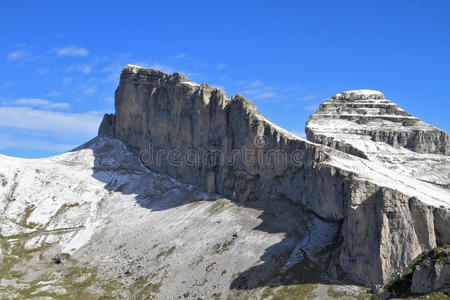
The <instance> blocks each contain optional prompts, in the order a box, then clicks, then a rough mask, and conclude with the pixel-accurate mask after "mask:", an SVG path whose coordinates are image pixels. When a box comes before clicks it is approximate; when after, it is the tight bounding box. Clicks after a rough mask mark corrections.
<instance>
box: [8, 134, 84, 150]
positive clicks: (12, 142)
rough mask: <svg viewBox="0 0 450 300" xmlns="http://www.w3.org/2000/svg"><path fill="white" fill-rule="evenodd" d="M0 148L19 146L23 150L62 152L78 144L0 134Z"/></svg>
mask: <svg viewBox="0 0 450 300" xmlns="http://www.w3.org/2000/svg"><path fill="white" fill-rule="evenodd" d="M0 140H1V141H2V142H1V143H0V149H8V148H20V149H23V150H45V151H52V152H54V151H57V152H64V151H69V150H71V149H74V148H76V147H77V146H78V145H74V144H66V143H52V142H47V141H42V140H37V139H34V138H29V137H17V136H11V135H7V134H0Z"/></svg>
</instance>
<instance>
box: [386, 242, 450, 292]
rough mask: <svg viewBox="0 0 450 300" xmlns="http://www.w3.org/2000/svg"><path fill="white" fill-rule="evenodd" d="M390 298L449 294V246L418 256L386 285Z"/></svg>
mask: <svg viewBox="0 0 450 300" xmlns="http://www.w3.org/2000/svg"><path fill="white" fill-rule="evenodd" d="M385 288H386V290H387V291H388V292H390V294H391V297H408V296H412V295H420V294H427V293H431V292H441V293H445V294H449V293H450V246H449V245H445V246H443V247H438V248H434V249H432V250H430V251H426V252H424V253H422V254H420V255H419V256H418V257H417V258H416V259H415V260H414V262H413V263H412V264H411V265H409V266H408V267H406V268H405V269H404V270H403V272H402V274H401V276H399V277H398V278H395V279H393V280H391V281H390V282H389V283H388V284H387V285H386V287H385Z"/></svg>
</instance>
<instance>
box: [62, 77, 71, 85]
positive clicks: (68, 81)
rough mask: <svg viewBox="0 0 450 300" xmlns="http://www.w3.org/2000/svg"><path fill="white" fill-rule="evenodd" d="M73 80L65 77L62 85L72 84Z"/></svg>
mask: <svg viewBox="0 0 450 300" xmlns="http://www.w3.org/2000/svg"><path fill="white" fill-rule="evenodd" d="M72 80H73V78H72V77H64V78H63V79H61V83H62V84H68V83H71V82H72Z"/></svg>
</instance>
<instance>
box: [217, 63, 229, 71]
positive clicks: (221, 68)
mask: <svg viewBox="0 0 450 300" xmlns="http://www.w3.org/2000/svg"><path fill="white" fill-rule="evenodd" d="M226 66H227V65H226V64H224V63H220V64H218V65H217V66H216V69H217V70H223V69H225V67H226Z"/></svg>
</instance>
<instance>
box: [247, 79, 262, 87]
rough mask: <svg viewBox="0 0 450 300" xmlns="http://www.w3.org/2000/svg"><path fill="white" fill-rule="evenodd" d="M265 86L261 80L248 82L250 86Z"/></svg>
mask: <svg viewBox="0 0 450 300" xmlns="http://www.w3.org/2000/svg"><path fill="white" fill-rule="evenodd" d="M262 86H264V83H263V82H262V81H261V80H254V81H252V82H250V83H249V84H248V87H250V88H255V87H262Z"/></svg>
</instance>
